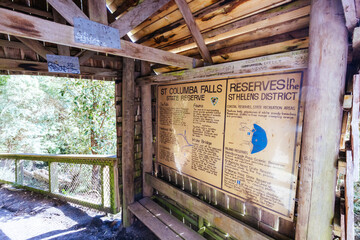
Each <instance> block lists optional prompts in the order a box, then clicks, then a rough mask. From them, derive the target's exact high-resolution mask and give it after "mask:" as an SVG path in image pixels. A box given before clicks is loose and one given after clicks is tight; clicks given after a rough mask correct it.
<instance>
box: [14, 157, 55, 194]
mask: <svg viewBox="0 0 360 240" xmlns="http://www.w3.org/2000/svg"><path fill="white" fill-rule="evenodd" d="M17 161H18V163H17V164H18V183H19V184H21V185H24V186H28V187H32V188H36V189H40V190H44V191H49V163H48V162H43V161H30V160H17ZM21 172H22V173H23V182H22V183H21V180H20V179H19V178H21V177H19V175H21Z"/></svg>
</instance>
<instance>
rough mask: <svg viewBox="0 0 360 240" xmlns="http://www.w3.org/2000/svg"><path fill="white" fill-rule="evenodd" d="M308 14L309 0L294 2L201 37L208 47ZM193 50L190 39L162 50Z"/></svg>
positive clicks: (194, 45)
mask: <svg viewBox="0 0 360 240" xmlns="http://www.w3.org/2000/svg"><path fill="white" fill-rule="evenodd" d="M309 13H310V1H309V0H300V1H295V2H291V3H289V4H286V5H282V6H280V7H277V8H273V9H270V10H268V11H265V12H263V13H259V14H256V15H254V16H250V17H247V18H243V19H240V20H237V21H235V22H232V23H229V24H226V25H224V26H221V27H218V28H215V29H213V30H210V31H207V32H205V33H203V34H202V35H203V37H204V40H205V43H206V44H207V45H208V44H212V43H216V42H219V41H222V40H232V39H233V38H234V37H236V36H241V35H245V34H248V35H252V34H253V32H254V31H258V30H261V31H265V30H266V29H268V28H270V27H272V26H275V25H281V24H283V23H284V22H287V21H291V20H295V19H298V18H302V17H305V16H308V15H309ZM304 27H305V26H304ZM304 27H301V28H304ZM272 31H273V35H275V34H274V33H277V32H278V30H277V29H272ZM290 31H291V30H290ZM250 33H251V34H250ZM277 34H279V33H277ZM264 37H266V36H264ZM247 41H251V39H244V41H243V42H247ZM193 48H196V44H195V43H194V41H193V39H192V38H188V39H184V40H182V41H177V42H176V43H174V44H171V45H169V46H166V47H164V48H162V49H163V50H167V51H171V52H173V53H179V52H184V51H187V50H190V49H193Z"/></svg>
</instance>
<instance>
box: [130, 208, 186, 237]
mask: <svg viewBox="0 0 360 240" xmlns="http://www.w3.org/2000/svg"><path fill="white" fill-rule="evenodd" d="M129 209H130V211H131V212H132V213H133V214H134V215H135V216H136V217H137V218H139V219H140V221H141V222H142V223H144V224H145V226H147V227H148V228H149V229H150V230H151V231H152V232H153V233H154V234H155V235H156V236H157V237H158V238H160V239H169V240H179V239H180V237H179V236H178V235H177V234H176V233H175V232H173V231H172V230H170V229H169V228H168V227H167V226H166V225H165V224H163V223H162V222H161V221H160V220H159V219H158V218H156V217H155V216H154V215H153V214H151V213H150V212H149V210H147V209H146V208H145V207H144V206H142V205H141V204H140V203H138V202H135V203H133V204H131V205H130V206H129Z"/></svg>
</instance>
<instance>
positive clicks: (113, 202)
mask: <svg viewBox="0 0 360 240" xmlns="http://www.w3.org/2000/svg"><path fill="white" fill-rule="evenodd" d="M109 168H111V169H110V171H109V172H110V174H109V175H110V209H111V212H112V213H114V214H115V213H116V212H117V204H116V202H117V201H116V195H115V192H116V191H115V170H116V172H117V169H115V168H117V165H115V166H114V165H111V166H109Z"/></svg>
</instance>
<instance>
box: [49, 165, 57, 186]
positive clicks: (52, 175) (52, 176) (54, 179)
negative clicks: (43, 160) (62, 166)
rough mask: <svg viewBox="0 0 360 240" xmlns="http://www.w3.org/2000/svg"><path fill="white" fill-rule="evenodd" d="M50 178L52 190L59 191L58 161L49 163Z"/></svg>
mask: <svg viewBox="0 0 360 240" xmlns="http://www.w3.org/2000/svg"><path fill="white" fill-rule="evenodd" d="M49 175H50V176H49V179H50V187H49V189H50V192H52V193H57V192H58V191H59V171H58V163H56V162H51V163H49Z"/></svg>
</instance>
